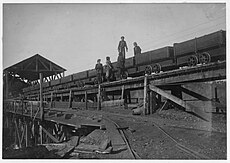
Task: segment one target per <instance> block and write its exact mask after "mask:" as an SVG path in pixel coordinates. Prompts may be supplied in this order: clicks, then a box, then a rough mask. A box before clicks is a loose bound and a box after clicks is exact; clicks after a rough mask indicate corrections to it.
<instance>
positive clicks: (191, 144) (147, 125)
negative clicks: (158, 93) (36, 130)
mask: <svg viewBox="0 0 230 163" xmlns="http://www.w3.org/2000/svg"><path fill="white" fill-rule="evenodd" d="M77 112H78V113H79V115H80V114H84V116H86V115H88V116H92V115H102V118H103V117H106V118H109V119H111V120H113V121H114V122H116V123H117V124H118V125H119V126H120V127H121V128H124V129H123V131H124V132H125V134H126V136H127V138H128V141H129V143H130V145H131V147H132V149H134V151H136V153H137V154H138V155H139V156H140V158H141V159H167V160H173V159H188V160H194V159H208V160H213V159H214V160H218V159H223V160H225V159H227V133H226V130H227V129H226V128H227V123H226V114H213V115H212V121H211V122H206V121H204V120H202V119H200V118H198V117H196V116H194V115H192V114H189V113H186V112H184V111H181V110H177V109H169V110H163V111H161V112H160V113H158V112H156V113H155V114H152V115H145V116H143V115H136V116H134V115H132V111H131V110H130V109H127V110H124V109H109V108H108V109H107V110H106V111H83V110H81V111H77ZM159 127H160V129H159ZM162 130H163V131H164V132H165V133H166V134H165V133H164V132H162ZM180 146H183V147H186V148H189V149H190V150H191V151H194V152H195V153H196V154H195V155H194V153H188V152H187V151H186V150H183V148H181V147H180ZM30 152H31V151H30ZM122 152H123V154H122V157H120V155H119V154H116V153H112V154H107V155H98V154H79V155H78V156H77V157H68V158H71V159H90V158H92V159H126V157H125V152H128V151H127V150H126V151H122ZM197 155H198V156H200V157H197ZM49 156H50V154H49ZM118 156H119V158H118ZM28 157H29V156H28ZM33 158H37V157H33ZM42 158H47V157H46V156H43V155H42ZM48 158H50V157H48Z"/></svg>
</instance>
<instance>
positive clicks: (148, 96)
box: [146, 91, 150, 114]
mask: <svg viewBox="0 0 230 163" xmlns="http://www.w3.org/2000/svg"><path fill="white" fill-rule="evenodd" d="M146 114H150V92H149V91H147V93H146Z"/></svg>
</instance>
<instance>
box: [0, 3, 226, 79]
mask: <svg viewBox="0 0 230 163" xmlns="http://www.w3.org/2000/svg"><path fill="white" fill-rule="evenodd" d="M220 29H223V30H226V6H225V4H224V3H222V4H221V3H204V4H201V3H199V4H192V3H186V4H185V3H184V4H182V3H180V4H169V3H164V4H156V3H148V4H132V3H130V4H4V5H3V68H6V67H9V66H11V65H13V64H15V63H17V62H19V61H21V60H24V59H26V58H28V57H31V56H32V55H35V54H37V53H38V54H40V55H42V56H44V57H45V58H47V59H50V60H51V61H53V62H55V63H57V64H58V65H60V66H62V67H64V68H66V69H67V73H66V74H67V75H68V74H72V73H76V72H79V71H83V70H86V69H91V68H94V66H95V64H96V60H97V59H98V58H101V59H102V63H105V57H106V56H110V57H111V60H112V61H115V60H116V59H117V55H118V52H117V46H118V42H119V40H120V37H121V36H122V35H124V36H125V40H126V42H127V44H128V48H129V52H128V54H127V55H126V56H127V57H130V56H133V45H132V43H133V42H134V41H136V42H137V43H138V44H139V45H140V47H141V48H142V51H143V52H144V51H148V50H153V49H156V48H160V47H164V46H168V45H170V46H172V45H173V43H175V42H181V41H186V40H188V39H191V38H194V37H199V36H202V35H204V34H208V33H211V32H215V31H217V30H220Z"/></svg>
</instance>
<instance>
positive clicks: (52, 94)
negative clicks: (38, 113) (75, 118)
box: [50, 91, 54, 108]
mask: <svg viewBox="0 0 230 163" xmlns="http://www.w3.org/2000/svg"><path fill="white" fill-rule="evenodd" d="M53 96H54V93H53V91H52V92H51V96H50V107H51V108H53Z"/></svg>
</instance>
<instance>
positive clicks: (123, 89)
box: [121, 85, 125, 99]
mask: <svg viewBox="0 0 230 163" xmlns="http://www.w3.org/2000/svg"><path fill="white" fill-rule="evenodd" d="M124 94H125V85H122V87H121V99H124Z"/></svg>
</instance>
